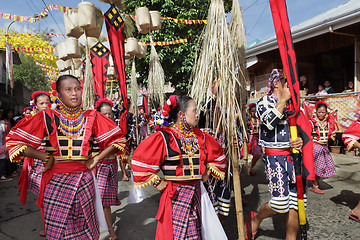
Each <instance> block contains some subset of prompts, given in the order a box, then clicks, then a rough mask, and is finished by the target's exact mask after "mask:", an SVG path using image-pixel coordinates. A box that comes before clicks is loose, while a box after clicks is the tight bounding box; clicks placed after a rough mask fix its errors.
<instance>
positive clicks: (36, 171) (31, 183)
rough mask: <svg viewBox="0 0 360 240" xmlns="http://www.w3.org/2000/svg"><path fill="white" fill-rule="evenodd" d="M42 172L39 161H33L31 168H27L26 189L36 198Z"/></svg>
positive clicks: (41, 164)
mask: <svg viewBox="0 0 360 240" xmlns="http://www.w3.org/2000/svg"><path fill="white" fill-rule="evenodd" d="M42 170H44V165H43V163H42V161H41V160H39V159H33V166H32V167H31V166H28V189H29V190H30V191H31V192H32V193H34V194H35V195H36V196H38V195H39V191H40V183H41V171H42Z"/></svg>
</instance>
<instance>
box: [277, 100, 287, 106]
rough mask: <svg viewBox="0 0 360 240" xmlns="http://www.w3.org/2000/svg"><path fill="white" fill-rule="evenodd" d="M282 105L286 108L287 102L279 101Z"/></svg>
mask: <svg viewBox="0 0 360 240" xmlns="http://www.w3.org/2000/svg"><path fill="white" fill-rule="evenodd" d="M278 102H279V103H280V104H281V105H283V106H284V107H285V106H286V102H284V101H282V100H279V101H278Z"/></svg>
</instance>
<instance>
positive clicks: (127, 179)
mask: <svg viewBox="0 0 360 240" xmlns="http://www.w3.org/2000/svg"><path fill="white" fill-rule="evenodd" d="M121 180H122V181H129V178H128V177H127V176H126V174H125V175H123V177H122V178H121Z"/></svg>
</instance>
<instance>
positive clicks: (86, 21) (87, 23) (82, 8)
mask: <svg viewBox="0 0 360 240" xmlns="http://www.w3.org/2000/svg"><path fill="white" fill-rule="evenodd" d="M77 8H78V14H79V26H80V27H82V28H84V29H85V30H88V29H93V28H95V27H96V11H95V9H96V7H95V5H94V4H93V3H91V2H80V3H79V5H78V7H77Z"/></svg>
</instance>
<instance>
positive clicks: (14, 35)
mask: <svg viewBox="0 0 360 240" xmlns="http://www.w3.org/2000/svg"><path fill="white" fill-rule="evenodd" d="M8 36H9V37H28V36H29V37H30V36H34V37H44V36H53V37H60V36H65V34H58V33H44V34H41V33H38V34H32V33H15V34H11V35H8Z"/></svg>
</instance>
